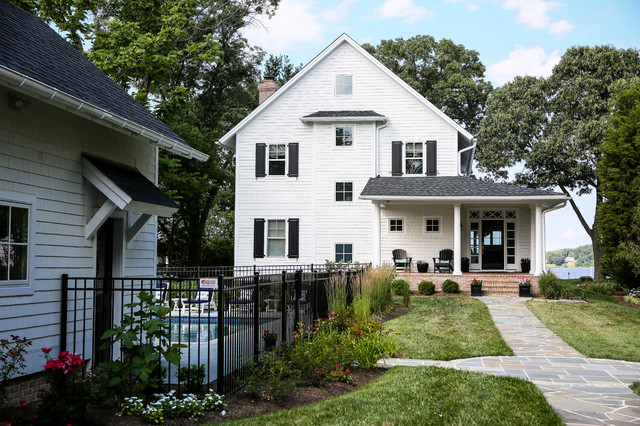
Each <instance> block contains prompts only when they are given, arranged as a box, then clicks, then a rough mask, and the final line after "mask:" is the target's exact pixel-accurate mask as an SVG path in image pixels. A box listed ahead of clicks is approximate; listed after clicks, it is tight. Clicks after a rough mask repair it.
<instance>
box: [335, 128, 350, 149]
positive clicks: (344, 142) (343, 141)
mask: <svg viewBox="0 0 640 426" xmlns="http://www.w3.org/2000/svg"><path fill="white" fill-rule="evenodd" d="M352 145H353V126H336V146H352Z"/></svg>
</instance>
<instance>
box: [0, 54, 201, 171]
mask: <svg viewBox="0 0 640 426" xmlns="http://www.w3.org/2000/svg"><path fill="white" fill-rule="evenodd" d="M0 80H6V81H7V84H6V85H7V87H10V88H11V87H15V88H19V89H20V90H22V91H24V92H26V93H29V94H32V95H35V96H37V97H38V98H40V99H41V100H43V101H44V102H47V103H49V104H54V105H56V106H58V107H60V106H61V107H63V108H64V109H66V110H67V111H69V112H71V113H74V114H77V115H82V114H85V115H88V116H90V117H91V118H92V119H95V120H97V121H99V122H100V124H102V125H105V126H108V127H112V128H114V129H122V130H126V131H129V132H131V133H133V134H134V135H137V136H140V137H142V138H144V139H146V140H148V141H150V142H151V143H153V144H155V145H158V146H159V147H160V148H162V149H165V150H167V151H169V152H172V153H174V154H177V155H180V156H182V157H185V158H194V159H196V160H198V161H207V160H208V159H209V155H207V154H205V153H203V152H200V151H198V150H196V149H194V148H191V147H189V146H187V145H185V144H183V143H181V142H180V141H177V140H175V139H170V138H168V137H166V136H164V135H161V134H159V133H158V132H156V131H154V130H150V129H147V128H145V127H142V126H140V125H138V124H135V123H133V122H131V121H129V120H126V119H124V118H122V117H119V116H117V115H114V114H111V113H109V112H107V111H105V110H103V109H100V108H98V107H96V106H94V105H91V104H89V103H86V102H84V101H82V100H80V99H78V98H76V97H73V96H70V95H67V94H65V93H64V92H61V91H59V90H57V89H55V88H53V87H51V86H48V85H46V84H43V83H41V82H38V81H37V80H34V79H32V78H29V77H27V76H25V75H23V74H20V73H17V72H15V71H12V70H10V69H8V68H6V67H3V66H0Z"/></svg>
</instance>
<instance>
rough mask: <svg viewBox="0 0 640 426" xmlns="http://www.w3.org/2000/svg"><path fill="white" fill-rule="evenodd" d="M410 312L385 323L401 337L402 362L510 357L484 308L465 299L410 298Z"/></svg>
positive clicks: (473, 300)
mask: <svg viewBox="0 0 640 426" xmlns="http://www.w3.org/2000/svg"><path fill="white" fill-rule="evenodd" d="M411 306H412V307H413V308H414V310H413V311H411V312H409V313H408V314H407V315H404V316H402V317H399V318H396V319H393V320H391V321H387V322H386V323H385V326H386V327H389V328H391V329H393V331H394V332H397V333H400V336H398V344H399V352H400V353H402V355H403V356H404V357H405V358H415V359H432V360H443V361H448V360H452V359H460V358H471V357H476V356H487V355H513V351H512V350H511V348H509V346H507V344H506V343H505V341H504V340H503V339H502V336H501V335H500V332H499V331H498V329H497V328H496V326H495V324H494V323H493V320H492V319H491V315H490V314H489V310H488V309H487V307H486V305H485V304H484V303H482V302H480V301H479V300H475V299H470V298H468V297H433V296H431V297H429V296H415V297H412V298H411Z"/></svg>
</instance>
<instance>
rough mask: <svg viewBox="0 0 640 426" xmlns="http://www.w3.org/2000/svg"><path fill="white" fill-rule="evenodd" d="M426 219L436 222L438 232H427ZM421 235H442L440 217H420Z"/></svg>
mask: <svg viewBox="0 0 640 426" xmlns="http://www.w3.org/2000/svg"><path fill="white" fill-rule="evenodd" d="M427 219H431V220H434V219H437V220H438V231H427ZM422 233H423V234H426V235H440V234H442V216H423V217H422Z"/></svg>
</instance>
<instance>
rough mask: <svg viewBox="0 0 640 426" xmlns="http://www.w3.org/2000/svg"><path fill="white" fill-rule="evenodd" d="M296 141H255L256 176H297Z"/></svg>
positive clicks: (297, 150) (297, 146)
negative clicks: (270, 142) (267, 142)
mask: <svg viewBox="0 0 640 426" xmlns="http://www.w3.org/2000/svg"><path fill="white" fill-rule="evenodd" d="M298 152H299V144H298V142H289V143H272V144H266V143H257V144H256V177H257V178H262V177H266V176H284V175H285V173H286V175H287V176H289V177H298Z"/></svg>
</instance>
